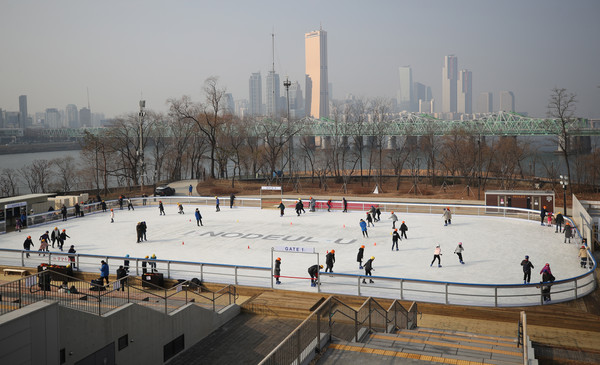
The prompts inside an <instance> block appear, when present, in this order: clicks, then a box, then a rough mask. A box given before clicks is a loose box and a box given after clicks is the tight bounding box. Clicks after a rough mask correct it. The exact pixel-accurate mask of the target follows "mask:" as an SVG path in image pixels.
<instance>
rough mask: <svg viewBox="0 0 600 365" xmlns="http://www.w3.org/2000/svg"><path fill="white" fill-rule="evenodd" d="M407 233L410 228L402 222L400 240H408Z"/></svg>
mask: <svg viewBox="0 0 600 365" xmlns="http://www.w3.org/2000/svg"><path fill="white" fill-rule="evenodd" d="M406 231H408V226H407V225H406V223H404V221H402V224H401V225H400V238H402V237H404V239H406V240H407V239H408V237H406Z"/></svg>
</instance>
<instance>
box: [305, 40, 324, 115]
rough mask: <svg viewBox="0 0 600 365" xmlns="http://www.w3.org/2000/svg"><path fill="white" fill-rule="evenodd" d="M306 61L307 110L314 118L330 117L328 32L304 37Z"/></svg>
mask: <svg viewBox="0 0 600 365" xmlns="http://www.w3.org/2000/svg"><path fill="white" fill-rule="evenodd" d="M304 52H305V60H306V79H307V80H306V101H305V103H306V110H307V115H309V116H311V117H313V118H321V117H328V116H329V92H328V86H329V79H328V77H327V32H326V31H324V30H323V29H319V30H315V31H313V32H310V33H306V34H305V35H304Z"/></svg>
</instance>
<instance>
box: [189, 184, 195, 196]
mask: <svg viewBox="0 0 600 365" xmlns="http://www.w3.org/2000/svg"><path fill="white" fill-rule="evenodd" d="M193 189H194V187H193V186H192V184H190V186H188V196H192V190H193Z"/></svg>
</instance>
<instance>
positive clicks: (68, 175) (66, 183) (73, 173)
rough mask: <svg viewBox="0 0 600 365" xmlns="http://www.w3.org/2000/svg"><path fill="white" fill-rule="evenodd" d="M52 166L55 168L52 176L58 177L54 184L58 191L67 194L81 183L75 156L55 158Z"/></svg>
mask: <svg viewBox="0 0 600 365" xmlns="http://www.w3.org/2000/svg"><path fill="white" fill-rule="evenodd" d="M51 164H52V165H53V166H54V168H53V171H54V173H53V174H52V175H54V176H55V177H56V178H55V180H54V181H55V183H54V184H53V186H55V187H56V190H58V191H62V192H65V193H66V192H69V191H72V190H74V188H75V187H76V186H77V184H78V183H79V169H78V167H77V163H76V162H75V159H74V158H73V156H67V157H60V158H55V159H53V160H52V161H51Z"/></svg>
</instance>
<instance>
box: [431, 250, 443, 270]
mask: <svg viewBox="0 0 600 365" xmlns="http://www.w3.org/2000/svg"><path fill="white" fill-rule="evenodd" d="M435 260H438V267H442V248H441V247H440V245H437V246H435V250H433V260H431V264H429V266H433V263H434V262H435Z"/></svg>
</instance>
